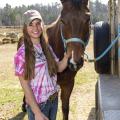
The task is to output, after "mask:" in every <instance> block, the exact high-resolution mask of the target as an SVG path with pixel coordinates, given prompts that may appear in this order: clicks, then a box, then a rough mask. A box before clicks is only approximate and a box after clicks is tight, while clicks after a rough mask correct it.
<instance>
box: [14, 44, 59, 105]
mask: <svg viewBox="0 0 120 120" xmlns="http://www.w3.org/2000/svg"><path fill="white" fill-rule="evenodd" d="M34 50H35V77H34V79H32V80H30V86H31V88H32V91H33V94H34V96H35V99H36V101H37V103H42V102H45V101H47V99H48V98H49V96H50V95H52V94H54V93H55V92H56V91H58V90H59V88H60V87H59V85H58V84H57V75H55V76H52V77H50V75H49V72H48V65H47V61H46V57H45V55H44V53H43V51H42V47H41V45H40V44H35V45H34ZM50 50H51V52H52V53H53V56H54V58H55V60H56V61H58V58H57V57H56V55H55V54H54V52H53V50H52V48H51V47H50ZM14 64H15V75H17V76H23V75H24V64H25V46H24V44H23V45H22V46H21V47H20V48H19V50H18V51H17V53H16V55H15V57H14Z"/></svg>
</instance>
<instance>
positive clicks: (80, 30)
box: [47, 0, 90, 120]
mask: <svg viewBox="0 0 120 120" xmlns="http://www.w3.org/2000/svg"><path fill="white" fill-rule="evenodd" d="M61 3H62V5H63V9H62V11H61V15H60V17H59V18H58V20H57V21H56V22H55V23H54V24H53V25H52V26H49V27H48V28H47V34H48V40H49V43H50V45H51V46H52V48H53V50H54V52H55V53H56V55H57V57H58V58H59V59H60V60H61V59H62V58H63V56H64V52H65V51H67V52H71V53H72V55H71V59H70V60H69V62H68V63H69V67H68V68H67V69H66V70H65V71H64V72H62V73H59V74H58V84H59V85H60V87H61V100H62V111H63V120H68V114H69V98H70V95H71V92H72V90H73V86H74V77H75V75H76V73H77V71H78V70H79V69H80V68H81V67H82V66H83V62H84V60H83V56H84V51H85V47H86V45H87V43H88V39H89V23H90V14H89V9H88V8H87V4H88V0H61Z"/></svg>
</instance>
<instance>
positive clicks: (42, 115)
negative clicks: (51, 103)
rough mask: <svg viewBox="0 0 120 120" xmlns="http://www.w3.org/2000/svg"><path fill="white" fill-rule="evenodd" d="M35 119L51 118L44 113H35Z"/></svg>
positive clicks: (44, 119)
mask: <svg viewBox="0 0 120 120" xmlns="http://www.w3.org/2000/svg"><path fill="white" fill-rule="evenodd" d="M35 120H49V119H48V118H47V117H46V116H45V115H44V114H43V113H39V114H35Z"/></svg>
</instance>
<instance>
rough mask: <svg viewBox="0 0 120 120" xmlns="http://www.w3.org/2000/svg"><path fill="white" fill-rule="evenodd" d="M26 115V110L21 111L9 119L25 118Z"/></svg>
mask: <svg viewBox="0 0 120 120" xmlns="http://www.w3.org/2000/svg"><path fill="white" fill-rule="evenodd" d="M25 115H26V113H25V112H20V113H18V114H17V115H16V116H15V117H13V118H10V119H8V120H23V118H24V117H25Z"/></svg>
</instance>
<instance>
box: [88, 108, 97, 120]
mask: <svg viewBox="0 0 120 120" xmlns="http://www.w3.org/2000/svg"><path fill="white" fill-rule="evenodd" d="M87 120H95V108H91V111H90V113H89V116H88V119H87Z"/></svg>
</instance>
